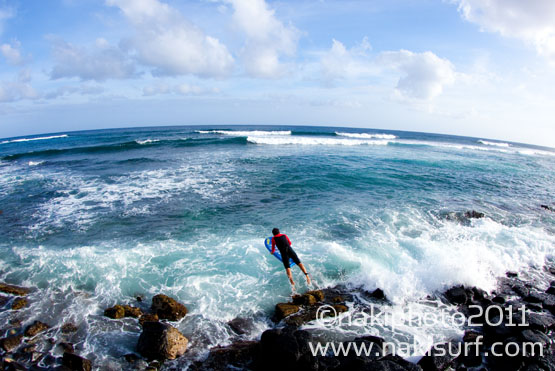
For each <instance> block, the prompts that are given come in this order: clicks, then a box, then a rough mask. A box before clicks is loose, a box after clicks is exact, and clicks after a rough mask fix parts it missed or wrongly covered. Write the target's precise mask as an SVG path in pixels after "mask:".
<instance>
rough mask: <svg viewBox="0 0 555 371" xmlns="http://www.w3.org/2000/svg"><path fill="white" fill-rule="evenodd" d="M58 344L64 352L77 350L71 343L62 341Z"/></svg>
mask: <svg viewBox="0 0 555 371" xmlns="http://www.w3.org/2000/svg"><path fill="white" fill-rule="evenodd" d="M57 346H58V347H60V348H61V349H62V350H63V352H64V353H73V352H74V351H75V348H74V347H73V344H71V343H66V342H61V343H58V345H57Z"/></svg>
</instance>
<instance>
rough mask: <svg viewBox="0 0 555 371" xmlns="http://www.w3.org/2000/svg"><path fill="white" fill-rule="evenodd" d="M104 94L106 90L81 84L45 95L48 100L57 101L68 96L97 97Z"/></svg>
mask: <svg viewBox="0 0 555 371" xmlns="http://www.w3.org/2000/svg"><path fill="white" fill-rule="evenodd" d="M102 92H104V88H103V87H101V86H98V85H88V84H81V85H79V86H61V87H59V88H57V89H56V90H53V91H50V92H48V93H46V94H44V98H46V99H56V98H59V97H63V96H67V95H97V94H101V93H102Z"/></svg>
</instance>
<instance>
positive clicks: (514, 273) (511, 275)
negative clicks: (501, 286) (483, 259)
mask: <svg viewBox="0 0 555 371" xmlns="http://www.w3.org/2000/svg"><path fill="white" fill-rule="evenodd" d="M505 275H506V276H507V277H508V278H516V277H518V273H517V272H511V271H509V272H507V273H506V274H505Z"/></svg>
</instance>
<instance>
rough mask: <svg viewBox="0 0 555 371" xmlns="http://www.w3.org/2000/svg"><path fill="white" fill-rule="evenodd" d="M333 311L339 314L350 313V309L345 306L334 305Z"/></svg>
mask: <svg viewBox="0 0 555 371" xmlns="http://www.w3.org/2000/svg"><path fill="white" fill-rule="evenodd" d="M333 309H335V312H336V313H338V314H339V313H343V312H348V311H349V308H348V307H347V306H346V305H343V304H334V305H333Z"/></svg>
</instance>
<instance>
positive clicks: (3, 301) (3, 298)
mask: <svg viewBox="0 0 555 371" xmlns="http://www.w3.org/2000/svg"><path fill="white" fill-rule="evenodd" d="M9 301H10V298H9V297H7V296H3V295H0V308H1V307H3V306H4V305H6V304H8V302H9Z"/></svg>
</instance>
